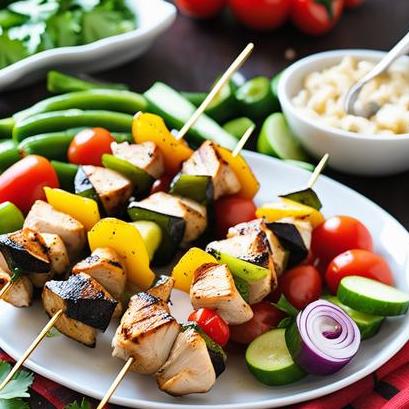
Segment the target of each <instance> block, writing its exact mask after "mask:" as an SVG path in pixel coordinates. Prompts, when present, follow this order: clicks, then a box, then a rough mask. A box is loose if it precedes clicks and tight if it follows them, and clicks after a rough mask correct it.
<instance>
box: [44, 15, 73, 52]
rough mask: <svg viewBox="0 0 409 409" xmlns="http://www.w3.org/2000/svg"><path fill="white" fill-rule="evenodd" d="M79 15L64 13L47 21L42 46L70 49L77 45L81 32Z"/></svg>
mask: <svg viewBox="0 0 409 409" xmlns="http://www.w3.org/2000/svg"><path fill="white" fill-rule="evenodd" d="M80 14H81V13H79V12H72V11H66V12H64V13H62V14H56V15H55V16H52V17H50V18H49V19H48V21H47V25H46V30H45V33H44V34H45V36H46V39H45V40H44V43H43V44H46V46H45V47H44V48H45V49H47V48H54V47H71V46H74V45H77V44H79V40H80V32H81V21H80V20H81V15H80Z"/></svg>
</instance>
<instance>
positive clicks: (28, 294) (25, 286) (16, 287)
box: [0, 269, 33, 307]
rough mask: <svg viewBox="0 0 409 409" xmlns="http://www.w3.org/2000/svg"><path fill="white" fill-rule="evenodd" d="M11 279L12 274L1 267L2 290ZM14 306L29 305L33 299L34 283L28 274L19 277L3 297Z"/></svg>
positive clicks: (0, 284)
mask: <svg viewBox="0 0 409 409" xmlns="http://www.w3.org/2000/svg"><path fill="white" fill-rule="evenodd" d="M9 281H11V277H10V275H9V274H8V273H7V272H5V271H3V270H1V269H0V290H1V289H2V288H3V287H4V286H5V285H6V284H7V283H8V282H9ZM2 299H3V301H5V302H7V303H9V304H11V305H14V307H29V306H30V305H31V303H32V300H33V284H32V283H31V281H30V279H29V278H28V277H26V276H22V277H20V278H19V279H17V280H16V281H15V282H14V283H13V286H12V287H11V288H10V289H9V290H8V291H7V293H6V294H5V295H4V297H3V298H2Z"/></svg>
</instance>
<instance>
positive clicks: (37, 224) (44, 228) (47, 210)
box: [24, 200, 85, 256]
mask: <svg viewBox="0 0 409 409" xmlns="http://www.w3.org/2000/svg"><path fill="white" fill-rule="evenodd" d="M24 227H29V228H30V229H32V230H34V231H36V232H39V233H52V234H57V235H58V236H60V237H61V239H62V240H63V242H64V244H65V246H66V248H67V251H68V253H69V254H70V256H76V255H78V253H79V252H81V250H82V249H83V248H84V246H85V229H84V226H83V225H82V224H81V223H80V222H79V221H78V220H75V219H74V218H72V217H71V216H69V215H67V214H65V213H62V212H59V211H58V210H55V209H54V208H53V207H52V206H51V205H49V204H48V203H47V202H44V201H42V200H37V201H36V202H35V203H34V205H33V206H32V208H31V210H30V212H29V213H28V215H27V217H26V220H25V222H24Z"/></svg>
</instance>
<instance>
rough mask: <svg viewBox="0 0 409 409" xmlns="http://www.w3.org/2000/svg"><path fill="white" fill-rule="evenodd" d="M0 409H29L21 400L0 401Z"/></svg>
mask: <svg viewBox="0 0 409 409" xmlns="http://www.w3.org/2000/svg"><path fill="white" fill-rule="evenodd" d="M0 409H30V406H29V405H28V403H27V402H25V401H23V400H22V399H0Z"/></svg>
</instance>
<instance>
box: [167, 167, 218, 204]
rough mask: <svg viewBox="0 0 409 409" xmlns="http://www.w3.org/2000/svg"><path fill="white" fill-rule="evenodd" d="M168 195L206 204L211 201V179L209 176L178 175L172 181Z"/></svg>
mask: <svg viewBox="0 0 409 409" xmlns="http://www.w3.org/2000/svg"><path fill="white" fill-rule="evenodd" d="M169 193H170V194H172V195H179V196H182V197H187V198H189V199H192V200H194V201H196V202H198V203H204V204H207V203H209V202H211V201H212V200H213V182H212V178H211V177H210V176H201V175H183V174H178V175H176V177H175V179H173V181H172V184H171V186H170V190H169Z"/></svg>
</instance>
